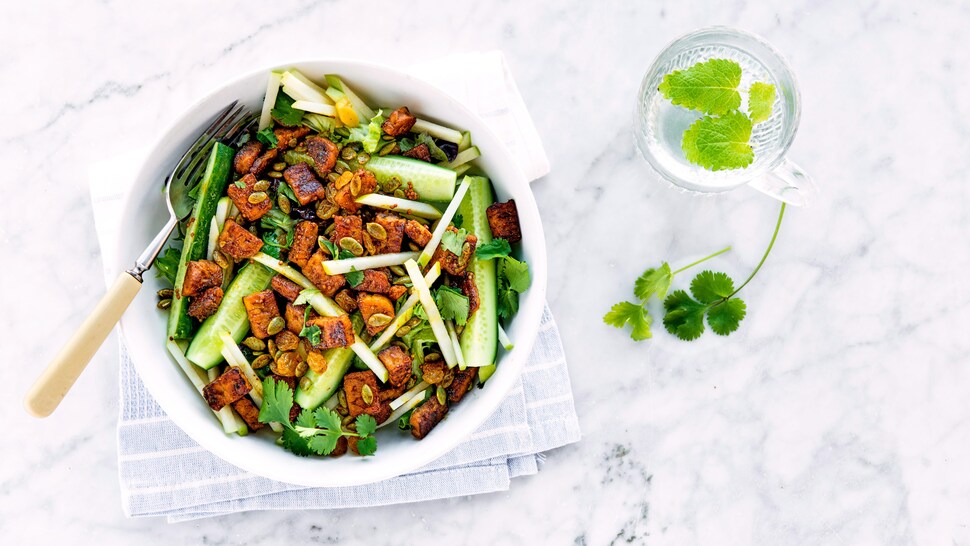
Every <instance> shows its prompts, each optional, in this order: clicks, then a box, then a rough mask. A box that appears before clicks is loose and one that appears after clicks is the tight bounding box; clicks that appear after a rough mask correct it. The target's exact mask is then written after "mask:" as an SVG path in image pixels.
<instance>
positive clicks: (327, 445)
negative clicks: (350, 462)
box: [308, 431, 342, 455]
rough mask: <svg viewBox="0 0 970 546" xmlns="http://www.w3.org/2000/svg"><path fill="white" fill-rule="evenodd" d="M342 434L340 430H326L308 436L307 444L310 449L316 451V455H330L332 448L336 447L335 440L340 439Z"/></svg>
mask: <svg viewBox="0 0 970 546" xmlns="http://www.w3.org/2000/svg"><path fill="white" fill-rule="evenodd" d="M341 436H342V434H340V432H332V431H326V432H324V433H322V434H317V435H315V436H313V437H312V438H310V440H309V442H308V443H309V445H310V449H312V450H313V451H314V452H316V454H317V455H330V454H331V453H333V450H334V449H335V448H336V447H337V440H339V439H340V437H341Z"/></svg>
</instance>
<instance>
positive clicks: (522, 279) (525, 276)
mask: <svg viewBox="0 0 970 546" xmlns="http://www.w3.org/2000/svg"><path fill="white" fill-rule="evenodd" d="M502 276H503V277H505V278H506V279H507V280H508V283H509V288H511V289H512V290H515V291H516V292H519V293H522V292H525V291H526V290H528V289H529V285H530V284H531V283H532V279H531V278H530V277H529V264H527V263H525V262H520V261H519V260H516V259H515V258H512V257H509V256H506V257H505V261H504V263H503V264H502Z"/></svg>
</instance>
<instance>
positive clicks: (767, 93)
mask: <svg viewBox="0 0 970 546" xmlns="http://www.w3.org/2000/svg"><path fill="white" fill-rule="evenodd" d="M773 104H775V86H774V85H773V84H770V83H764V82H754V83H752V84H751V88H750V89H749V90H748V114H749V115H750V116H751V121H752V122H753V123H761V122H762V121H767V120H768V118H770V117H771V107H772V105H773Z"/></svg>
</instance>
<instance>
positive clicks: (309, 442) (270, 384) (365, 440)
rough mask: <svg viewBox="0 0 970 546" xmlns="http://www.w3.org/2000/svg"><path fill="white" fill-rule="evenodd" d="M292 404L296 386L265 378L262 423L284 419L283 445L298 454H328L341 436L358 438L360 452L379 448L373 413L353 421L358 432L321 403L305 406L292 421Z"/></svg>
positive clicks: (371, 451)
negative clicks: (348, 426) (293, 387)
mask: <svg viewBox="0 0 970 546" xmlns="http://www.w3.org/2000/svg"><path fill="white" fill-rule="evenodd" d="M292 407H293V389H291V388H290V386H289V385H287V384H286V383H284V382H282V381H276V380H275V379H274V378H272V377H267V378H266V379H264V380H263V406H262V407H261V408H259V420H260V422H262V423H281V424H282V425H283V436H282V443H283V447H284V448H286V449H288V450H289V451H291V452H293V453H294V454H296V455H300V456H302V457H307V456H309V455H312V454H317V455H329V454H330V453H332V452H333V450H334V449H335V448H336V447H337V442H338V441H339V440H340V438H341V437H345V438H358V440H357V451H358V452H359V453H360V454H361V455H373V454H374V453H376V452H377V440H376V439H375V438H374V437H373V436H372V434H374V431H375V430H377V421H375V420H374V418H373V417H371V416H370V415H359V416H357V419H356V420H355V421H354V423H355V425H356V429H357V430H356V432H354V431H350V430H345V429H344V428H343V427H342V426H341V419H340V415H338V414H337V412H335V411H333V410H331V409H327V408H326V407H323V406H321V407H319V408H317V409H315V410H311V409H303V410H302V411H301V412H300V413H299V415H297V417H296V421H295V422H294V423H290V409H291V408H292Z"/></svg>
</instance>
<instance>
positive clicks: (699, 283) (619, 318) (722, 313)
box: [603, 204, 785, 341]
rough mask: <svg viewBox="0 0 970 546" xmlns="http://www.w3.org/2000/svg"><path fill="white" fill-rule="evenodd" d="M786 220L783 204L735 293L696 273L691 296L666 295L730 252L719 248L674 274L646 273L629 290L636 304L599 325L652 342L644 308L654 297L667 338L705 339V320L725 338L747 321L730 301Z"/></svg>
mask: <svg viewBox="0 0 970 546" xmlns="http://www.w3.org/2000/svg"><path fill="white" fill-rule="evenodd" d="M784 216H785V205H784V204H782V206H781V212H779V213H778V222H777V223H776V224H775V231H774V233H772V235H771V241H770V242H769V243H768V248H767V249H766V250H765V253H764V255H763V256H762V257H761V261H760V262H758V265H757V267H755V268H754V271H752V272H751V274H750V275H749V276H748V278H747V279H745V281H744V282H743V283H741V286H739V287H737V288H735V287H734V280H733V279H731V277H729V276H728V275H727V274H726V273H722V272H717V271H710V270H705V271H702V272H701V273H699V274H698V275H697V276H695V277H694V279H693V280H692V281H691V283H690V293H689V294H688V292H687V291H685V290H676V291H674V292H672V293H671V294H670V295H667V292H668V290H669V289H670V285H671V283H672V282H673V279H674V277H675V276H676V275H677V274H679V273H681V272H683V271H686V270H687V269H690V268H691V267H694V266H696V265H698V264H701V263H703V262H705V261H707V260H710V259H711V258H713V257H715V256H718V255H720V254H723V253H725V252H727V251H728V250H730V249H731V247H727V248H723V249H721V250H718V251H717V252H715V253H713V254H711V255H709V256H705V257H704V258H701V259H700V260H697V261H696V262H693V263H691V264H688V265H686V266H684V267H681V268H680V269H677V270H676V271H671V269H670V265H668V264H667V262H663V263H662V264H660V266H658V267H653V268H650V269H647V270H646V271H644V272H643V274H642V275H640V277H638V278H637V280H636V282H634V285H633V294H634V296H636V298H637V300H639V303H635V302H629V301H623V302H620V303H617V304H616V305H614V306H613V307H612V308H611V309H610V311H609V312H608V313H606V315H605V316H604V317H603V322H605V323H606V324H609V325H610V326H614V327H616V328H623V327H625V326H627V325H629V326H630V328H631V330H630V337H631V338H632V339H633V340H634V341H642V340H644V339H649V338H651V337H653V333H652V332H651V330H650V326H651V324H652V322H653V319H652V318H651V316H650V313H649V311H648V310H647V304H648V303H649V302H650V300H651V299H652V298H654V297H656V298H657V299H659V300H662V301H663V308H664V317H663V325H664V328H666V329H667V331H668V332H670V333H671V334H673V335H675V336H677V337H678V338H680V339H682V340H684V341H691V340H694V339H697V338H699V337H700V336H701V334H703V333H704V329H705V327H704V319H705V318H706V319H707V325H708V326H710V327H711V330H713V331H714V333H715V334H718V335H721V336H726V335H728V334H730V333H732V332H734V331H735V330H737V329H738V327H739V326H740V324H741V321H742V320H743V319H744V317H745V316H746V315H747V306H746V305H745V303H744V300H742V299H740V298H737V297H735V296H736V295H737V293H738V292H740V291H741V289H743V288H744V287H745V286H747V284H748V283H749V282H751V279H753V278H754V276H755V275H757V274H758V271H760V270H761V266H762V265H764V263H765V260H766V259H768V254H769V253H770V252H771V249H772V247H773V246H774V245H775V239H777V238H778V231H779V230H780V229H781V221H782V219H783V218H784Z"/></svg>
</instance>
